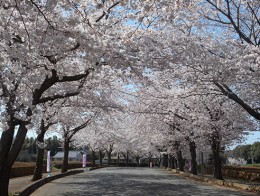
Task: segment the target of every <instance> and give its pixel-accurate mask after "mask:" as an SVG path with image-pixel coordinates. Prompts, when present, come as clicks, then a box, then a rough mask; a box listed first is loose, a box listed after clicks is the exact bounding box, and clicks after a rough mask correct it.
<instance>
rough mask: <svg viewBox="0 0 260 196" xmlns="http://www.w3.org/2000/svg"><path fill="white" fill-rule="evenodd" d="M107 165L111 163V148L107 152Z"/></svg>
mask: <svg viewBox="0 0 260 196" xmlns="http://www.w3.org/2000/svg"><path fill="white" fill-rule="evenodd" d="M107 165H108V166H110V165H111V151H110V150H109V151H108V152H107Z"/></svg>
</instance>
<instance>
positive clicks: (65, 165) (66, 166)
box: [61, 139, 70, 173]
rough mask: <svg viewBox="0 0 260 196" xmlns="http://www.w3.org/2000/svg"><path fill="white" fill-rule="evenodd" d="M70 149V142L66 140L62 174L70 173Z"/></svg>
mask: <svg viewBox="0 0 260 196" xmlns="http://www.w3.org/2000/svg"><path fill="white" fill-rule="evenodd" d="M69 147H70V140H68V139H64V146H63V151H64V157H63V162H62V169H61V173H64V172H67V171H68V164H69Z"/></svg>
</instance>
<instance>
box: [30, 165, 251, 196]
mask: <svg viewBox="0 0 260 196" xmlns="http://www.w3.org/2000/svg"><path fill="white" fill-rule="evenodd" d="M32 195H35V196H45V195H48V196H51V195H55V196H56V195H64V196H74V195H82V196H83V195H84V196H85V195H91V196H98V195H102V196H106V195H111V196H112V195H113V196H117V195H120V196H126V195H140V196H155V195H163V196H167V195H169V196H170V195H171V196H173V195H174V196H179V195H183V196H189V195H199V196H205V195H211V196H213V195H214V196H215V195H219V196H246V195H256V194H254V193H247V192H242V191H237V190H233V189H229V188H224V187H218V186H210V185H206V184H200V183H198V182H195V181H190V180H186V179H183V178H181V177H179V176H177V175H173V174H172V173H170V172H167V171H165V170H161V169H154V168H152V169H150V168H103V169H99V170H94V171H87V172H86V173H81V174H78V175H73V176H68V177H65V178H61V179H58V180H55V181H52V182H50V183H48V184H46V185H44V186H43V187H41V188H39V189H38V190H36V191H35V192H34V193H33V194H32Z"/></svg>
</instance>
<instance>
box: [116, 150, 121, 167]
mask: <svg viewBox="0 0 260 196" xmlns="http://www.w3.org/2000/svg"><path fill="white" fill-rule="evenodd" d="M119 158H120V157H119V152H117V159H116V166H119Z"/></svg>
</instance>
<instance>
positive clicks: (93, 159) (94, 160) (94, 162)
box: [91, 150, 96, 167]
mask: <svg viewBox="0 0 260 196" xmlns="http://www.w3.org/2000/svg"><path fill="white" fill-rule="evenodd" d="M91 153H92V167H96V153H95V151H94V150H92V152H91Z"/></svg>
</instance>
